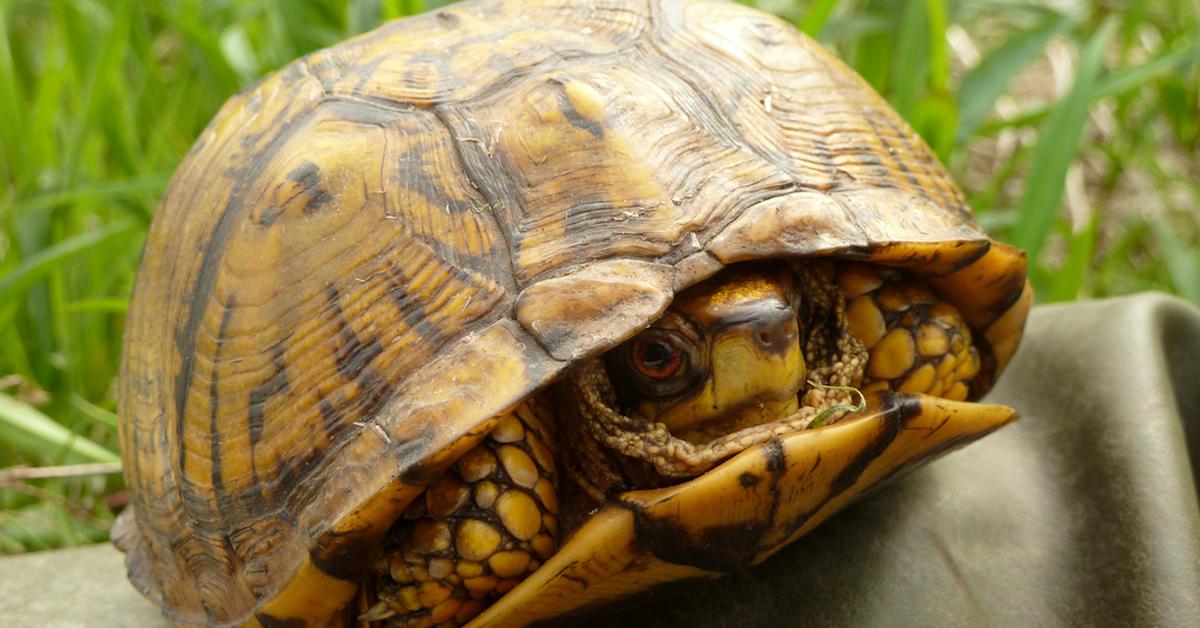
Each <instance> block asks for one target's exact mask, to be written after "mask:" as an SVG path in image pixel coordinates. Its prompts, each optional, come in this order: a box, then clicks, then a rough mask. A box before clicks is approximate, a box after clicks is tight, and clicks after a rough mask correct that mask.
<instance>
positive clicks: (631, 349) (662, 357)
mask: <svg viewBox="0 0 1200 628" xmlns="http://www.w3.org/2000/svg"><path fill="white" fill-rule="evenodd" d="M608 365H609V374H610V375H613V376H615V377H616V378H617V379H618V380H620V381H621V382H622V383H624V384H625V385H626V386H628V389H627V391H628V392H633V393H634V396H635V397H643V398H644V397H651V398H662V397H669V396H672V395H677V394H679V393H681V392H683V391H684V390H686V389H688V388H689V387H690V386H692V385H693V384H695V383H696V381H697V377H698V375H699V373H698V369H703V367H704V359H703V356H702V355H701V354H700V351H699V350H698V348H697V347H696V344H695V343H694V342H693V341H692V339H691V338H689V337H688V336H687V335H686V334H685V333H683V332H680V331H679V330H675V329H667V328H662V327H651V328H650V329H647V330H646V331H644V332H642V333H641V334H640V335H638V336H636V337H634V338H633V339H632V340H630V341H629V342H627V343H625V344H624V345H622V346H621V348H620V350H618V351H615V352H613V354H612V356H611V357H610V358H609V361H608Z"/></svg>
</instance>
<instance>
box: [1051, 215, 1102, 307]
mask: <svg viewBox="0 0 1200 628" xmlns="http://www.w3.org/2000/svg"><path fill="white" fill-rule="evenodd" d="M1099 227H1100V223H1099V221H1097V220H1096V219H1095V218H1093V219H1092V220H1091V221H1089V222H1088V223H1087V224H1086V225H1084V226H1083V228H1082V229H1080V230H1078V231H1076V232H1075V233H1072V234H1071V235H1070V243H1069V244H1068V246H1067V259H1066V260H1065V261H1064V262H1063V265H1062V267H1060V268H1059V269H1058V270H1057V271H1055V273H1054V278H1053V279H1052V280H1051V283H1050V290H1049V292H1048V293H1047V294H1046V295H1044V300H1045V301H1047V302H1050V301H1070V300H1072V299H1076V298H1078V297H1079V293H1080V291H1081V290H1082V289H1083V286H1084V283H1085V282H1086V281H1087V277H1088V274H1089V272H1090V269H1091V267H1092V253H1093V252H1094V251H1095V250H1096V238H1097V236H1099V234H1100V228H1099Z"/></svg>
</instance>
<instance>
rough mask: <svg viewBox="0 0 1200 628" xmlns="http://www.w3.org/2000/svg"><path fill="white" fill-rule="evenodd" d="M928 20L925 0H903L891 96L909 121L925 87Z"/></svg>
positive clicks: (892, 100)
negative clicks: (923, 0) (905, 0)
mask: <svg viewBox="0 0 1200 628" xmlns="http://www.w3.org/2000/svg"><path fill="white" fill-rule="evenodd" d="M926 19H927V18H926V15H925V3H924V2H922V1H921V0H908V1H907V2H905V3H904V9H903V11H902V12H901V14H900V28H899V33H898V39H897V41H896V52H895V57H893V65H892V83H891V87H892V89H891V91H890V93H889V96H890V98H889V99H890V100H891V103H892V106H893V107H895V108H896V111H897V112H899V113H900V115H901V116H903V117H904V119H905V120H909V121H910V122H911V121H912V120H913V119H914V117H915V115H914V114H915V113H916V107H917V97H918V93H919V90H921V89H922V88H923V87H924V86H925V79H926V75H927V73H928V56H927V54H926V51H925V46H926V41H927V40H928V32H929V29H928V27H927V24H926ZM918 130H919V129H918Z"/></svg>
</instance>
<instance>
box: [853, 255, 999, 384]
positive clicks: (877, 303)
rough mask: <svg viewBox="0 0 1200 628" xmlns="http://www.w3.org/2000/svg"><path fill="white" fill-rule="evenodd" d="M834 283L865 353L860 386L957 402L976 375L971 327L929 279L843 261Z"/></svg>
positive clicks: (976, 367)
mask: <svg viewBox="0 0 1200 628" xmlns="http://www.w3.org/2000/svg"><path fill="white" fill-rule="evenodd" d="M838 285H839V287H840V288H841V290H842V294H843V296H844V297H845V299H846V317H847V319H848V326H849V328H850V331H851V332H853V333H854V335H856V336H858V338H859V340H861V341H862V343H863V346H865V347H866V349H867V351H868V352H869V359H868V361H867V369H866V373H865V375H864V378H863V386H862V387H863V390H864V391H868V392H869V391H874V390H886V389H891V390H898V391H902V392H916V393H925V394H929V395H933V396H937V397H945V398H946V399H953V400H956V401H961V400H963V399H966V398H967V396H968V395H969V394H970V386H971V380H972V379H974V377H975V376H976V375H977V374H978V373H979V369H980V361H979V352H978V350H976V348H975V346H974V344H973V343H972V342H971V330H970V328H969V327H968V326H967V323H966V321H964V320H963V317H962V315H961V314H960V313H959V312H958V309H957V308H955V307H954V306H953V305H951V304H950V303H948V302H946V301H943V300H941V299H939V298H938V296H937V294H936V293H935V292H934V291H933V289H932V288H930V287H929V285H928V284H927V283H925V282H924V281H922V280H920V279H919V278H916V277H913V276H912V275H910V274H908V273H905V272H903V271H900V270H896V269H889V268H883V267H880V266H874V265H869V264H858V263H844V264H841V265H840V266H839V267H838Z"/></svg>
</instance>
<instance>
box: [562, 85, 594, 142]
mask: <svg viewBox="0 0 1200 628" xmlns="http://www.w3.org/2000/svg"><path fill="white" fill-rule="evenodd" d="M554 82H556V83H558V84H559V86H560V89H559V90H558V92H557V95H558V106H559V107H561V108H562V112H563V115H564V116H566V118H567V122H570V123H571V126H573V127H575V128H577V129H582V130H584V131H587V132H588V133H591V134H592V137H594V138H596V139H598V140H599V139H603V138H604V127H603V126H600V125H599V124H597V123H596V122H595V121H594V120H588V119H587V118H585V117H583V116H582V115H580V114H579V112H578V111H576V110H575V105H573V104H571V99H569V98H567V95H566V93H565V92H563V91H562V89H561V87H562V83H561V82H559V81H554Z"/></svg>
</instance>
